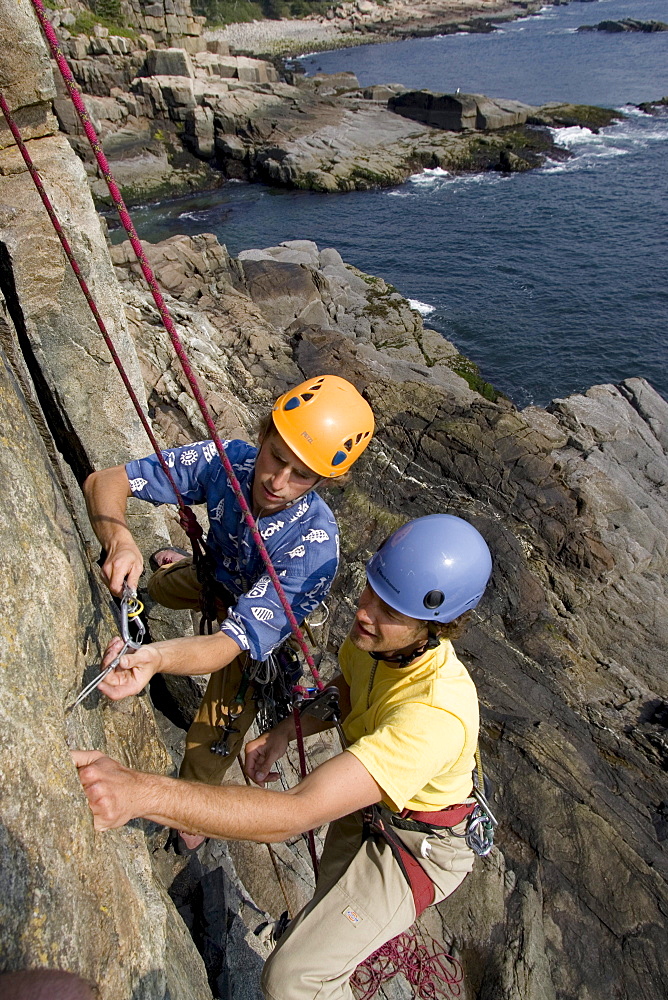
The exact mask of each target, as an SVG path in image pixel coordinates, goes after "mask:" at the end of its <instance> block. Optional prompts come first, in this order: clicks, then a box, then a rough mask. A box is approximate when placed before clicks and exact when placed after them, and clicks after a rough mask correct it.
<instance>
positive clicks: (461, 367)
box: [441, 354, 503, 403]
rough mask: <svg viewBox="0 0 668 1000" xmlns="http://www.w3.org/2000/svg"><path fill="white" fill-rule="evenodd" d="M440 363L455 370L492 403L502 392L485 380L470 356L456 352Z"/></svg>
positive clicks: (475, 390)
mask: <svg viewBox="0 0 668 1000" xmlns="http://www.w3.org/2000/svg"><path fill="white" fill-rule="evenodd" d="M441 363H442V364H445V365H447V366H448V367H449V368H452V370H453V372H456V373H457V375H460V376H461V377H462V378H463V379H464V380H465V381H466V382H468V384H469V386H470V388H471V389H473V390H474V392H479V393H480V395H481V396H484V397H485V399H489V400H490V401H491V402H492V403H495V402H496V400H497V399H498V398H499V396H502V395H503V393H501V392H497V390H496V389H495V388H494V386H493V385H490V383H489V382H485V380H484V378H483V377H482V375H481V374H480V369H479V368H478V366H477V364H476V363H475V361H471V359H470V358H467V357H465V356H464V355H463V354H456V355H455V356H454V357H453V358H446V359H445V360H444V361H443V362H441Z"/></svg>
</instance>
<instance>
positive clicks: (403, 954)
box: [350, 932, 464, 1000]
mask: <svg viewBox="0 0 668 1000" xmlns="http://www.w3.org/2000/svg"><path fill="white" fill-rule="evenodd" d="M399 973H401V974H402V975H403V976H404V977H405V978H406V980H407V981H408V984H409V986H410V987H411V989H412V990H413V996H415V997H420V998H421V1000H449V998H451V997H458V996H459V995H460V993H461V990H460V986H459V984H460V983H461V982H462V980H463V978H464V971H463V969H462V967H461V964H460V963H459V962H458V961H457V959H456V958H453V957H452V955H448V953H447V952H446V951H445V949H444V948H442V947H441V946H440V945H439V944H438V943H437V942H436V941H434V940H433V939H430V940H429V944H427V942H426V941H425V942H424V943H423V944H420V943H419V942H418V940H417V938H416V937H415V935H414V934H409V933H407V932H404V933H403V934H399V935H398V936H397V937H395V938H392V940H391V941H387V942H386V943H385V944H384V945H382V946H381V947H380V948H379V949H378V951H375V952H374V953H373V955H370V956H369V958H367V959H366V961H364V962H362V963H361V965H358V966H357V968H356V969H355V972H354V973H353V975H352V977H351V979H350V985H351V986H352V988H353V992H354V993H355V996H356V997H357V1000H371V997H373V996H374V995H375V994H376V993H377V992H378V990H379V989H380V988H381V986H383V984H384V983H386V982H388V980H390V979H394V977H395V976H396V975H398V974H399Z"/></svg>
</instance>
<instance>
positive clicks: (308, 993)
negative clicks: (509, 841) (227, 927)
mask: <svg viewBox="0 0 668 1000" xmlns="http://www.w3.org/2000/svg"><path fill="white" fill-rule="evenodd" d="M362 827H363V824H362V813H361V812H355V813H352V814H351V815H350V816H345V817H344V818H343V819H340V820H337V821H336V822H335V823H332V824H331V825H330V828H329V831H328V833H327V839H326V841H325V849H324V851H323V855H322V860H321V862H320V873H319V875H318V882H317V885H316V891H315V895H314V897H313V899H312V900H311V902H310V903H308V904H307V905H306V906H305V907H304V909H303V910H302V911H301V912H300V913H299V914H298V915H297V916H296V917H295V919H294V920H293V921H292V923H291V924H290V925H289V926H288V928H287V930H286V931H285V933H284V934H283V936H282V937H281V939H280V941H279V942H278V945H277V947H276V950H275V951H274V952H273V953H272V954H271V955H270V957H269V958H268V959H267V962H266V964H265V967H264V971H263V973H262V990H263V992H264V995H265V997H267V998H268V1000H343V998H345V1000H353V992H352V989H351V987H350V982H349V980H350V977H351V975H352V974H353V972H354V971H355V969H356V967H357V966H358V965H359V964H360V962H363V961H364V960H365V959H366V958H368V957H369V955H372V954H373V952H374V951H376V950H377V949H378V948H380V947H381V945H383V944H385V942H387V941H389V940H390V939H391V938H393V937H396V935H397V934H401V933H402V932H403V931H405V930H407V929H408V928H409V927H410V926H411V924H412V923H413V921H414V920H415V904H414V902H413V895H412V893H411V889H410V886H409V885H408V882H407V881H406V878H405V877H404V875H403V873H402V871H401V869H400V867H399V865H398V864H397V862H396V860H395V858H394V855H393V854H392V851H391V850H390V848H389V846H388V845H387V843H385V841H383V840H376V839H375V838H372V837H369V838H367V839H366V840H364V841H362ZM465 829H466V822H463V823H460V825H459V826H457V827H455V832H456V833H458V834H463V833H464V831H465ZM396 832H397V833H399V834H400V836H401V839H402V840H403V841H404V843H405V844H406V846H407V847H408V848H409V850H411V851H412V853H413V854H414V855H415V856H416V857H417V858H419V859H420V864H421V865H422V866H423V868H424V869H425V871H426V872H427V874H428V875H429V877H430V878H431V879H432V881H433V883H434V892H435V896H434V903H440V902H441V901H442V900H443V899H445V898H446V897H447V896H449V895H451V893H453V892H454V891H455V889H456V888H457V887H458V886H459V885H461V883H462V882H463V881H464V879H465V877H466V875H467V874H468V872H470V871H471V868H472V867H473V860H474V854H473V852H472V851H471V850H470V848H468V847H467V846H466V844H465V842H464V839H463V837H461V836H460V837H455V836H453V835H452V834H451V833H450V832H449V831H447V830H442V831H439V832H438V833H437V834H434V835H429V837H428V838H427V840H428V844H429V847H428V849H427V850H426V854H427V857H426V858H425V857H422V856H421V854H420V848H421V846H422V844H423V842H424V840H425V834H424V833H413V832H409V831H406V830H397V831H396Z"/></svg>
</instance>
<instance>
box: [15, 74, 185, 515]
mask: <svg viewBox="0 0 668 1000" xmlns="http://www.w3.org/2000/svg"><path fill="white" fill-rule="evenodd" d="M0 109H1V110H2V113H3V115H4V116H5V121H6V122H7V125H8V126H9V129H10V131H11V133H12V135H13V136H14V141H15V142H16V145H17V146H18V148H19V151H20V153H21V156H22V157H23V160H24V163H25V165H26V167H27V168H28V170H29V171H30V176H31V177H32V179H33V181H34V183H35V187H36V188H37V191H38V193H39V196H40V198H41V199H42V202H43V204H44V208H45V209H46V211H47V213H48V215H49V218H50V219H51V222H52V223H53V228H54V229H55V231H56V233H57V235H58V239H59V240H60V242H61V245H62V248H63V250H64V251H65V256H66V257H67V259H68V261H69V262H70V264H71V266H72V270H73V271H74V273H75V275H76V279H77V281H78V282H79V285H80V286H81V291H82V292H83V293H84V296H85V298H86V302H87V303H88V305H89V306H90V310H91V312H92V314H93V316H94V317H95V322H96V323H97V325H98V327H99V328H100V333H101V334H102V336H103V337H104V342H105V344H106V345H107V347H108V348H109V353H110V354H111V357H112V358H113V361H114V364H115V365H116V367H117V368H118V372H119V374H120V376H121V378H122V380H123V385H124V386H125V388H126V389H127V392H128V395H129V397H130V399H131V400H132V404H133V406H134V408H135V410H136V411H137V415H138V417H139V419H140V420H141V422H142V426H143V428H144V430H145V431H146V433H147V435H148V438H149V440H150V442H151V444H152V445H153V448H154V449H155V453H156V455H157V457H158V459H159V460H160V464H161V465H162V471H163V472H164V473H165V475H166V476H167V479H168V480H169V483H170V485H171V487H172V489H173V490H174V493H175V494H176V498H177V501H178V505H179V508H181V507H185V504H184V502H183V498H182V496H181V494H180V493H179V491H178V489H177V486H176V483H175V482H174V479H173V477H172V474H171V471H170V469H169V466H168V465H167V462H166V461H165V459H164V458H163V456H162V452H161V450H160V445H159V444H158V442H157V441H156V439H155V436H154V434H153V430H152V429H151V425H150V424H149V422H148V420H147V419H146V416H145V414H144V411H143V409H142V407H141V404H140V402H139V400H138V399H137V395H136V393H135V391H134V389H133V388H132V383H131V382H130V379H129V378H128V376H127V373H126V371H125V369H124V367H123V363H122V361H121V359H120V358H119V356H118V354H117V352H116V348H115V347H114V343H113V341H112V339H111V337H110V336H109V333H108V331H107V328H106V326H105V323H104V320H103V319H102V317H101V316H100V312H99V310H98V308H97V305H96V303H95V299H94V298H93V296H92V295H91V292H90V289H89V288H88V285H87V284H86V279H85V278H84V276H83V274H82V273H81V268H80V267H79V264H78V261H77V259H76V257H75V256H74V253H73V252H72V248H71V246H70V244H69V241H68V239H67V237H66V236H65V233H64V231H63V227H62V226H61V224H60V220H59V219H58V216H57V215H56V212H55V209H54V207H53V205H52V204H51V201H50V199H49V196H48V194H47V193H46V190H45V188H44V185H43V183H42V178H41V177H40V175H39V172H38V170H37V167H36V166H35V164H34V163H33V161H32V159H31V157H30V153H29V152H28V149H27V147H26V144H25V143H24V141H23V139H22V138H21V133H20V132H19V130H18V126H17V124H16V122H15V121H14V119H13V117H12V113H11V111H10V110H9V105H8V104H7V101H6V100H5V97H4V95H3V94H2V93H0Z"/></svg>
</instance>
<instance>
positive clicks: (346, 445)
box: [343, 438, 353, 451]
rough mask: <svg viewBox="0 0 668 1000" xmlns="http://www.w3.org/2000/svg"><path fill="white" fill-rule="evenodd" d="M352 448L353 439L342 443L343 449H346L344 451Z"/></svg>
mask: <svg viewBox="0 0 668 1000" xmlns="http://www.w3.org/2000/svg"><path fill="white" fill-rule="evenodd" d="M352 446H353V439H352V438H348V440H347V441H344V442H343V447H344V448H345V449H346V451H350V450H351V449H352Z"/></svg>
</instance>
